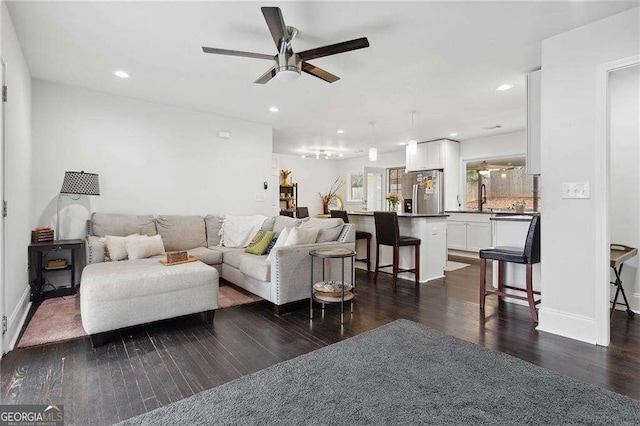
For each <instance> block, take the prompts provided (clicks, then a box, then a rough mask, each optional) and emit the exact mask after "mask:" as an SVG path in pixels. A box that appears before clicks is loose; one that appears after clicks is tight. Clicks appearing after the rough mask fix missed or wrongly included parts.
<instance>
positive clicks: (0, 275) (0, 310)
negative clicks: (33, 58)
mask: <svg viewBox="0 0 640 426" xmlns="http://www.w3.org/2000/svg"><path fill="white" fill-rule="evenodd" d="M6 71H7V69H6V64H5V62H4V59H2V57H0V84H1V85H2V87H1V88H0V90H1V89H2V88H4V86H5V84H6V80H5V79H6V74H7V73H6ZM5 117H6V107H5V102H4V100H3V99H1V98H0V165H2V171H0V200H1V201H2V203H3V204H4V201H5V200H6V194H7V192H6V181H7V178H6V176H5V173H6V170H7V151H6V143H5V140H6V137H5V135H6V128H7V126H6V119H5ZM1 219H2V220H1V221H0V318H5V316H6V312H7V310H6V306H5V300H6V297H5V287H6V283H7V279H8V277H7V262H6V253H7V239H6V226H5V225H6V218H5V217H4V211H3V212H2V215H1ZM5 336H6V333H4V332H0V358H1V357H2V356H3V355H4V353H5V348H7V347H8V345H7V344H6V342H5Z"/></svg>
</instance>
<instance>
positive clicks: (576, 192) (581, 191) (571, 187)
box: [562, 182, 590, 200]
mask: <svg viewBox="0 0 640 426" xmlns="http://www.w3.org/2000/svg"><path fill="white" fill-rule="evenodd" d="M589 197H590V194H589V182H565V183H563V184H562V198H567V199H568V198H572V199H582V200H585V199H588V198H589Z"/></svg>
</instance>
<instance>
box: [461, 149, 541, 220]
mask: <svg viewBox="0 0 640 426" xmlns="http://www.w3.org/2000/svg"><path fill="white" fill-rule="evenodd" d="M466 176H467V194H466V201H467V205H466V206H465V210H480V203H482V210H483V211H489V210H492V209H493V210H514V209H515V207H516V204H520V203H524V205H525V207H524V208H525V211H540V207H541V201H542V200H541V197H540V189H539V185H538V177H537V176H533V175H529V174H527V170H526V167H525V158H524V157H514V158H500V159H486V160H479V161H471V162H468V163H467V175H466Z"/></svg>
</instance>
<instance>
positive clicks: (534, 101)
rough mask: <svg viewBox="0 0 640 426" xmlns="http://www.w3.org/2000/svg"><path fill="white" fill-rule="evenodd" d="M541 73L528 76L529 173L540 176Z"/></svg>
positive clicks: (537, 72) (535, 72)
mask: <svg viewBox="0 0 640 426" xmlns="http://www.w3.org/2000/svg"><path fill="white" fill-rule="evenodd" d="M540 80H541V71H540V70H538V71H534V72H532V73H529V74H527V173H528V174H530V175H539V174H540V100H541V81H540Z"/></svg>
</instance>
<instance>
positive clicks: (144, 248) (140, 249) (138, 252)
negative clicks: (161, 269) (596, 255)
mask: <svg viewBox="0 0 640 426" xmlns="http://www.w3.org/2000/svg"><path fill="white" fill-rule="evenodd" d="M125 245H126V247H127V257H128V258H129V260H134V259H146V258H148V257H152V256H157V255H160V254H164V245H163V244H162V238H161V237H160V235H154V236H152V237H148V236H146V235H140V236H138V237H136V238H127V239H126V240H125Z"/></svg>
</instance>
